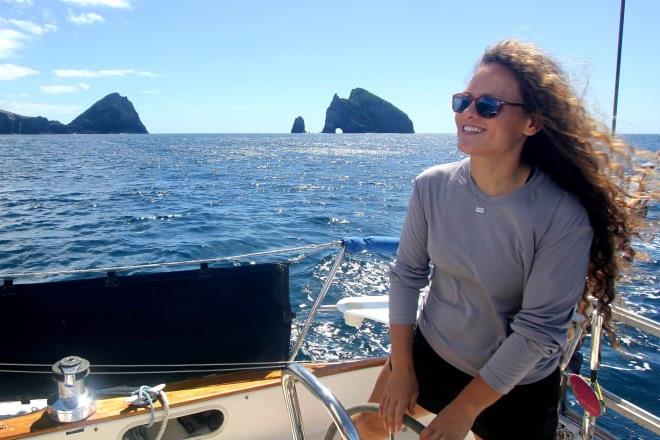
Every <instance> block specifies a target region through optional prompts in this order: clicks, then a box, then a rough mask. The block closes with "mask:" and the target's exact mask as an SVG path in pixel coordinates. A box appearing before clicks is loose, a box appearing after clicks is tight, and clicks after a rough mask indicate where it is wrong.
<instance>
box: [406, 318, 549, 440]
mask: <svg viewBox="0 0 660 440" xmlns="http://www.w3.org/2000/svg"><path fill="white" fill-rule="evenodd" d="M413 360H414V365H415V373H416V375H417V382H418V384H419V397H418V399H417V403H418V404H419V405H420V406H421V407H423V408H424V409H426V410H427V411H431V412H433V413H436V414H437V413H438V412H440V410H442V409H443V408H444V407H445V406H447V404H449V403H450V402H451V401H452V400H454V398H455V397H456V396H457V395H458V394H459V393H460V392H461V390H463V388H465V386H466V385H467V384H468V383H469V382H470V381H471V380H472V379H473V377H472V376H470V375H469V374H466V373H464V372H462V371H461V370H459V369H457V368H455V367H453V366H452V365H450V364H449V363H447V362H445V361H444V360H443V359H442V358H441V357H440V356H438V354H437V353H436V352H435V351H434V350H433V348H431V346H430V345H429V344H428V342H426V339H424V336H423V335H422V334H421V332H420V331H419V329H417V328H415V334H414V337H413ZM560 378H561V376H560V373H559V369H557V370H555V371H554V372H552V373H551V374H550V375H549V376H547V377H546V378H544V379H541V380H539V381H538V382H534V383H530V384H527V385H518V386H516V387H514V388H513V389H512V390H511V391H510V392H509V393H508V394H505V395H504V396H502V397H501V398H500V399H499V400H498V401H497V402H495V403H494V404H493V405H491V406H490V407H488V408H486V409H485V410H484V411H483V412H482V413H481V414H480V415H479V416H478V417H477V419H476V421H475V422H474V425H473V427H472V432H474V433H475V434H477V435H478V436H479V437H481V438H483V439H487V440H499V439H503V440H504V439H506V440H512V439H534V440H537V439H538V440H545V439H548V440H551V439H555V438H556V435H557V423H558V415H557V405H558V403H559V384H560Z"/></svg>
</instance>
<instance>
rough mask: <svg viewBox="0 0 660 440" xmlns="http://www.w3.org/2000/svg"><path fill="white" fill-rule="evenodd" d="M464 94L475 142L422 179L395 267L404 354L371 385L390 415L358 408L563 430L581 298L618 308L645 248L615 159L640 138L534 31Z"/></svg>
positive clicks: (395, 416) (463, 116)
mask: <svg viewBox="0 0 660 440" xmlns="http://www.w3.org/2000/svg"><path fill="white" fill-rule="evenodd" d="M452 107H453V110H454V112H455V119H456V127H457V133H458V147H459V149H460V150H461V151H462V152H463V153H465V154H467V155H468V156H469V157H468V158H467V159H465V160H463V161H460V162H457V163H452V164H444V165H439V166H435V167H432V168H430V169H428V170H426V171H425V172H423V173H422V174H421V175H419V176H418V177H417V178H416V180H415V186H414V190H413V194H412V196H411V199H410V204H409V207H408V212H407V215H406V220H405V223H404V226H403V230H402V234H401V241H400V245H399V250H398V253H397V259H396V262H395V263H394V264H393V266H392V268H391V270H390V280H391V292H390V334H391V340H392V351H391V357H390V362H389V363H388V365H386V366H385V367H384V368H383V370H382V372H381V374H380V376H379V378H378V381H377V383H376V386H375V388H374V391H373V394H372V396H371V399H370V400H371V401H374V402H380V414H379V415H380V418H378V417H377V416H374V415H367V414H364V415H361V416H359V417H358V418H357V419H356V423H357V425H358V429H359V430H360V432H361V435H362V438H366V439H370V438H383V437H384V436H386V435H387V434H388V431H389V432H395V431H398V430H400V428H401V421H402V418H403V415H404V414H405V413H412V414H416V415H419V414H421V412H422V411H424V410H425V411H431V412H433V413H437V416H435V418H434V419H433V420H432V422H431V423H430V424H429V425H428V427H427V428H426V430H425V431H424V433H423V434H422V436H421V438H422V439H445V440H447V439H451V440H453V439H457V440H459V439H460V440H462V439H463V438H464V437H465V436H466V435H467V433H468V432H469V431H470V430H472V431H473V432H474V433H475V435H476V436H478V438H485V439H514V438H525V439H554V438H555V435H556V429H557V403H558V399H559V383H560V374H559V370H558V364H559V357H560V354H561V352H562V349H563V348H564V347H565V344H566V332H567V328H568V327H569V324H570V322H571V319H572V315H573V312H574V310H575V308H576V306H577V304H578V302H579V301H580V298H581V297H582V298H584V297H586V295H592V296H595V297H596V298H598V300H599V305H600V306H601V307H603V308H604V309H605V310H606V312H608V304H609V303H610V302H611V301H612V300H613V299H614V295H615V289H614V282H615V280H616V278H617V276H618V274H619V269H620V266H621V264H622V262H623V261H622V260H621V258H622V256H624V255H625V256H628V257H630V256H632V255H633V253H632V250H631V248H630V236H631V224H632V223H631V219H632V217H631V216H630V214H629V213H630V212H631V209H629V207H628V205H627V204H626V198H625V197H624V192H623V191H622V189H621V187H622V186H623V185H624V184H625V183H626V182H625V181H624V180H623V177H621V175H619V174H617V173H618V171H619V169H620V166H618V165H615V164H614V162H613V160H615V159H627V156H626V154H627V153H626V150H625V149H624V148H623V144H622V143H620V142H619V141H617V140H616V139H614V138H612V137H610V136H609V135H607V134H606V131H605V130H604V129H602V128H601V127H599V126H598V125H597V124H596V122H595V121H594V120H593V119H592V118H591V117H589V116H588V115H587V113H586V112H585V110H584V108H583V107H582V104H581V102H580V99H579V98H577V97H576V96H575V94H574V93H573V92H572V91H571V89H570V86H569V85H568V82H567V81H566V79H565V76H564V74H563V73H562V72H561V70H560V68H559V67H558V66H557V65H556V64H555V63H554V62H553V61H552V60H551V59H549V58H548V57H547V56H546V55H545V54H544V53H542V52H541V51H540V50H539V49H538V48H536V47H535V46H533V45H531V44H528V43H523V42H519V41H515V40H508V41H503V42H500V43H499V44H497V45H495V46H494V47H492V48H490V49H488V50H487V51H486V52H485V54H484V55H483V57H482V59H481V61H480V63H479V65H478V66H477V68H476V70H475V71H474V74H473V76H472V79H471V80H470V82H469V84H468V86H467V88H466V89H465V91H464V92H462V93H458V94H456V95H454V96H453V98H452ZM608 157H609V158H612V162H611V161H610V159H609V158H608ZM617 176H618V177H617ZM429 263H431V264H432V266H433V269H432V270H430V269H429V267H430V264H429ZM585 280H586V282H585ZM429 281H430V283H429ZM429 284H430V290H429V294H428V296H427V298H426V300H425V303H424V307H423V309H422V312H421V313H420V315H419V317H416V309H417V301H418V295H419V290H420V289H421V288H422V287H424V286H426V285H429ZM607 315H608V316H607V317H608V318H609V314H608V313H607Z"/></svg>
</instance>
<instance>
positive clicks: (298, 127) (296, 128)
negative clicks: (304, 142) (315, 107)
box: [291, 116, 307, 133]
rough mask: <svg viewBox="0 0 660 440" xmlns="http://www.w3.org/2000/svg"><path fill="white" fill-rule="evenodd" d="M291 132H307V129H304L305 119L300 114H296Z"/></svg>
mask: <svg viewBox="0 0 660 440" xmlns="http://www.w3.org/2000/svg"><path fill="white" fill-rule="evenodd" d="M291 133H307V131H305V120H304V119H303V117H302V116H298V117H297V118H296V119H294V121H293V127H291Z"/></svg>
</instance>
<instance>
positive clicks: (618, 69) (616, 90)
mask: <svg viewBox="0 0 660 440" xmlns="http://www.w3.org/2000/svg"><path fill="white" fill-rule="evenodd" d="M625 12H626V0H621V11H620V12H619V45H618V47H617V52H616V76H615V79H614V106H613V108H612V136H614V135H615V134H616V112H617V105H618V102H619V76H620V73H621V47H622V46H623V18H624V16H625Z"/></svg>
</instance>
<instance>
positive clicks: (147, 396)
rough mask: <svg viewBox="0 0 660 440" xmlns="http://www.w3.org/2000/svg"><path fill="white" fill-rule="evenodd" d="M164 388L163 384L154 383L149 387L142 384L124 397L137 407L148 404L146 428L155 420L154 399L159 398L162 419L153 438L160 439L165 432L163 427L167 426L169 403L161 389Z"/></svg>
mask: <svg viewBox="0 0 660 440" xmlns="http://www.w3.org/2000/svg"><path fill="white" fill-rule="evenodd" d="M164 388H165V385H164V384H160V385H156V386H155V387H150V386H147V385H142V386H141V387H140V388H138V389H137V390H136V391H133V393H131V396H130V397H129V398H127V399H126V402H127V403H128V404H130V405H133V406H137V407H138V408H143V407H146V406H148V407H149V410H150V413H149V415H150V418H149V424H148V425H147V428H151V427H152V426H153V424H154V421H155V418H156V416H155V414H156V410H155V409H154V400H160V403H161V405H162V406H163V421H162V423H161V425H160V429H159V430H158V434H156V437H154V440H160V439H161V438H162V437H163V434H164V433H165V428H166V427H167V418H168V416H169V414H170V403H169V400H167V395H166V394H165V391H163V389H164Z"/></svg>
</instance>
